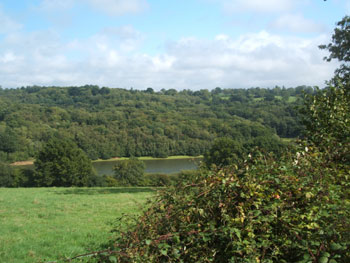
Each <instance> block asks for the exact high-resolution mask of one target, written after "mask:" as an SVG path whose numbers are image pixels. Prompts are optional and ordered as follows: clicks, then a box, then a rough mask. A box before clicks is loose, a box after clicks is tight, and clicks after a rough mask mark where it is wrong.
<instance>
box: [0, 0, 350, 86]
mask: <svg viewBox="0 0 350 263" xmlns="http://www.w3.org/2000/svg"><path fill="white" fill-rule="evenodd" d="M349 13H350V0H328V1H326V2H324V1H323V0H16V1H14V0H1V1H0V85H1V86H2V87H4V88H13V87H21V86H28V85H59V86H67V85H74V86H77V85H85V84H96V85H99V86H108V87H120V88H127V89H128V88H131V87H133V88H134V89H146V88H147V87H152V88H154V89H155V90H160V89H162V88H165V89H170V88H175V89H178V90H181V89H193V90H198V89H213V88H215V87H221V88H249V87H274V86H276V85H279V86H286V87H292V86H294V87H295V86H297V85H311V86H314V85H318V86H323V85H324V81H325V80H327V79H330V78H331V76H332V74H333V71H334V69H335V68H336V67H337V62H332V63H329V62H325V61H324V60H323V59H322V58H323V57H324V56H325V55H327V53H326V52H325V51H321V50H319V49H318V48H317V46H318V45H320V44H326V43H329V42H330V39H331V34H332V31H333V29H334V27H335V23H336V22H337V21H339V20H341V19H342V17H343V16H345V15H347V14H349Z"/></svg>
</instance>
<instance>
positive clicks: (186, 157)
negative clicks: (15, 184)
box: [11, 155, 203, 166]
mask: <svg viewBox="0 0 350 263" xmlns="http://www.w3.org/2000/svg"><path fill="white" fill-rule="evenodd" d="M137 158H138V159H139V160H141V161H149V160H182V159H199V158H203V155H199V156H189V155H175V156H169V157H166V158H158V157H150V156H141V157H137ZM128 159H130V157H113V158H110V159H97V160H91V162H93V163H100V162H111V161H122V160H128ZM33 164H34V160H27V161H18V162H14V163H11V165H12V166H27V165H33Z"/></svg>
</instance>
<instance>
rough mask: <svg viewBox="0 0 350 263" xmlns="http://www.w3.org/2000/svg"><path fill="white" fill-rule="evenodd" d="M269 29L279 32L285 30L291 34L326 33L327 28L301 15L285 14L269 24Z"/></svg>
mask: <svg viewBox="0 0 350 263" xmlns="http://www.w3.org/2000/svg"><path fill="white" fill-rule="evenodd" d="M271 27H272V28H275V29H280V30H287V31H290V32H293V33H320V32H327V28H326V27H325V26H323V25H321V24H318V23H316V22H314V21H312V20H310V19H306V18H305V17H304V16H302V15H301V14H286V15H282V16H280V17H279V18H278V19H277V20H275V21H273V22H272V23H271Z"/></svg>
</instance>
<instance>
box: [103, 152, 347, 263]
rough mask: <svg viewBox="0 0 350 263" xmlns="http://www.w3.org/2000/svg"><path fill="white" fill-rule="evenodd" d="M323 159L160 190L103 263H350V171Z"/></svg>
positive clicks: (252, 168) (262, 161) (205, 177)
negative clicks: (335, 167) (336, 166)
mask: <svg viewBox="0 0 350 263" xmlns="http://www.w3.org/2000/svg"><path fill="white" fill-rule="evenodd" d="M323 155H324V154H323V153H320V152H319V151H318V150H317V149H316V148H315V149H314V148H312V149H309V148H306V149H305V150H304V151H301V152H298V153H297V154H296V155H289V156H286V157H285V158H284V159H283V160H280V161H277V160H275V159H274V158H272V157H266V156H262V155H260V156H259V154H257V155H255V156H252V157H251V158H250V159H249V160H247V161H245V162H243V163H242V164H241V165H239V166H237V167H229V168H228V167H226V168H224V169H221V170H217V171H202V172H201V173H199V174H198V175H197V176H196V177H195V179H193V178H192V180H191V181H187V182H185V183H180V184H179V185H177V186H176V187H173V188H169V189H167V190H165V191H164V192H162V193H160V195H159V196H158V198H157V200H156V202H153V205H152V206H151V207H150V208H149V209H148V210H147V211H146V212H145V213H144V215H143V216H142V217H141V218H138V219H137V221H136V222H135V225H133V226H132V227H131V228H130V229H131V230H129V231H127V232H122V233H120V234H119V235H117V237H116V239H115V240H114V241H113V242H112V243H111V244H110V249H111V251H114V252H113V253H111V254H109V255H108V256H105V257H102V258H101V261H106V262H108V260H109V258H112V260H111V262H113V260H114V259H116V261H117V262H266V263H267V262H281V263H282V262H289V263H290V262H305V263H306V262H349V260H350V252H349V250H348V249H349V245H350V221H349V220H348V218H349V216H350V201H349V193H350V192H349V190H348V188H349V185H350V182H349V177H350V173H349V171H348V169H346V167H338V168H337V169H334V167H332V164H331V163H325V162H324V158H323ZM116 231H117V230H116ZM322 260H323V261H322Z"/></svg>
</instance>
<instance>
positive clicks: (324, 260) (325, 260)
mask: <svg viewBox="0 0 350 263" xmlns="http://www.w3.org/2000/svg"><path fill="white" fill-rule="evenodd" d="M318 263H328V258H327V257H320V259H319V260H318Z"/></svg>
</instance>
